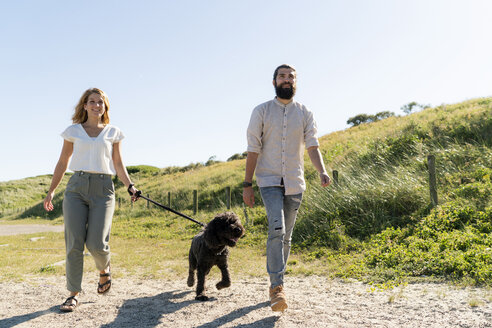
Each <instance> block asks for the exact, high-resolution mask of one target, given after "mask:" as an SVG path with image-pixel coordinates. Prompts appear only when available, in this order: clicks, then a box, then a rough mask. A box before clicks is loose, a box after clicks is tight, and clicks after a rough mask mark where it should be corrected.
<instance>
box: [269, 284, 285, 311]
mask: <svg viewBox="0 0 492 328" xmlns="http://www.w3.org/2000/svg"><path fill="white" fill-rule="evenodd" d="M270 307H271V308H272V311H285V310H286V309H287V300H286V299H285V293H284V286H282V285H280V286H277V287H274V288H270Z"/></svg>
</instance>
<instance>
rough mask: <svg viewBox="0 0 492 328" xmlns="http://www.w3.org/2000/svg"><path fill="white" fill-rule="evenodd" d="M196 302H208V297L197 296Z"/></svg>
mask: <svg viewBox="0 0 492 328" xmlns="http://www.w3.org/2000/svg"><path fill="white" fill-rule="evenodd" d="M195 300H197V301H201V302H204V301H208V296H206V295H203V294H200V295H197V296H196V297H195Z"/></svg>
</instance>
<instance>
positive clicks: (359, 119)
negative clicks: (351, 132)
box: [347, 114, 374, 126]
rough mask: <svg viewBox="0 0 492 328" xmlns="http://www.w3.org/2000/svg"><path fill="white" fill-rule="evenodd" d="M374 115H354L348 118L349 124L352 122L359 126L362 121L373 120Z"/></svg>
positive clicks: (353, 124)
mask: <svg viewBox="0 0 492 328" xmlns="http://www.w3.org/2000/svg"><path fill="white" fill-rule="evenodd" d="M373 121H374V116H373V115H367V114H359V115H356V116H354V117H351V118H349V119H348V120H347V124H351V125H352V126H357V125H360V124H362V123H367V122H373Z"/></svg>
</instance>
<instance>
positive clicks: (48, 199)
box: [43, 192, 55, 212]
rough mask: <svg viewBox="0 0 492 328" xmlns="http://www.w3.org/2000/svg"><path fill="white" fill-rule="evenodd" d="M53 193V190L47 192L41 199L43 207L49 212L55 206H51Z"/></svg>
mask: <svg viewBox="0 0 492 328" xmlns="http://www.w3.org/2000/svg"><path fill="white" fill-rule="evenodd" d="M53 195H54V192H48V195H46V198H45V199H44V201H43V206H44V209H45V210H46V211H47V212H51V211H53V209H54V208H55V207H54V206H53V203H52V202H51V201H52V200H53Z"/></svg>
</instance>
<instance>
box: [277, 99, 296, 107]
mask: <svg viewBox="0 0 492 328" xmlns="http://www.w3.org/2000/svg"><path fill="white" fill-rule="evenodd" d="M273 101H274V102H275V103H276V104H277V105H279V106H281V107H290V106H292V105H293V104H294V99H291V100H290V102H289V103H288V104H287V105H284V104H283V103H281V102H280V101H279V100H278V99H277V97H275V98H273Z"/></svg>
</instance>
